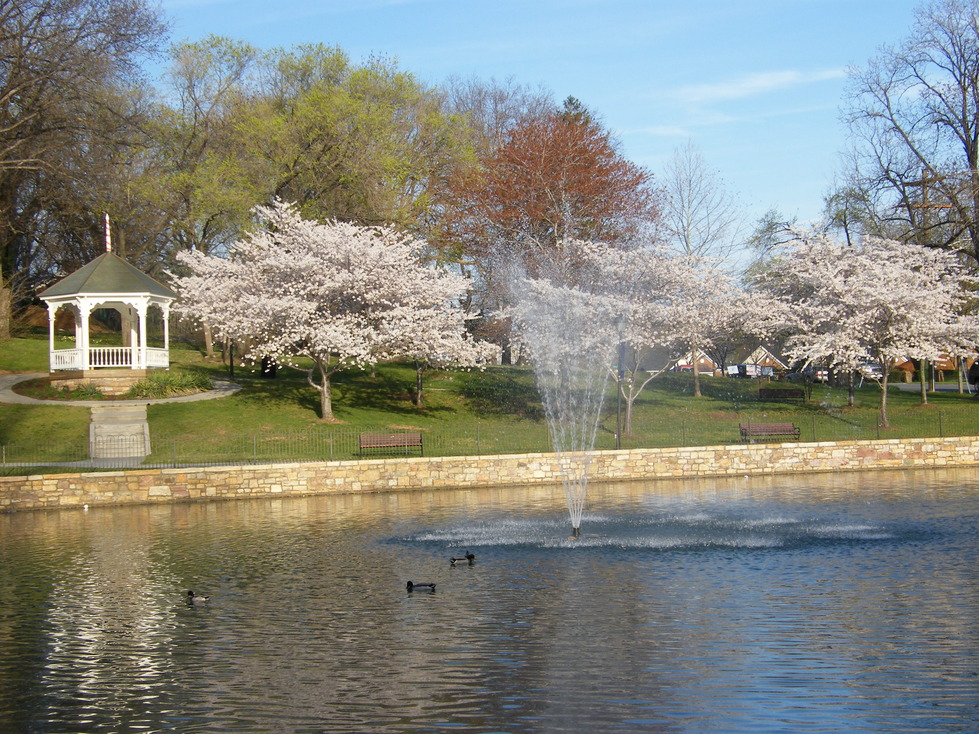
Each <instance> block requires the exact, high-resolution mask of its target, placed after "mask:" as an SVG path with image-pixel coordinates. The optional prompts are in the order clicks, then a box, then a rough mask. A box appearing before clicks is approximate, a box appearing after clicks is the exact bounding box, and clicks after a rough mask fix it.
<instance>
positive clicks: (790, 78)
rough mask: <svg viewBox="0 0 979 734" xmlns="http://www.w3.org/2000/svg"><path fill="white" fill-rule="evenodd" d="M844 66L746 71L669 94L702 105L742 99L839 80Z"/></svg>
mask: <svg viewBox="0 0 979 734" xmlns="http://www.w3.org/2000/svg"><path fill="white" fill-rule="evenodd" d="M845 76H846V70H845V69H842V68H841V69H827V70H824V71H812V72H802V71H792V70H789V71H766V72H761V73H757V74H747V75H745V76H741V77H738V78H735V79H730V80H728V81H723V82H718V83H716V84H693V85H690V86H686V87H680V88H679V89H676V90H674V91H673V92H671V93H670V94H669V96H670V97H672V98H674V99H677V100H679V101H681V102H685V103H687V104H698V105H699V104H705V103H710V102H718V101H724V100H734V99H744V98H745V97H755V96H758V95H761V94H768V93H770V92H776V91H783V90H786V89H790V88H793V87H800V86H803V85H806V84H814V83H817V82H823V81H828V80H832V79H842V78H843V77H845Z"/></svg>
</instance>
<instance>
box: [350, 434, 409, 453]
mask: <svg viewBox="0 0 979 734" xmlns="http://www.w3.org/2000/svg"><path fill="white" fill-rule="evenodd" d="M416 447H417V448H418V449H420V450H421V454H422V456H424V455H425V447H424V446H423V445H422V434H420V433H361V434H360V455H361V456H363V455H364V451H367V450H379V451H383V450H390V449H404V453H405V454H407V453H408V449H411V448H416Z"/></svg>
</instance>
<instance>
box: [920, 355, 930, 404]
mask: <svg viewBox="0 0 979 734" xmlns="http://www.w3.org/2000/svg"><path fill="white" fill-rule="evenodd" d="M918 364H919V367H918V379H919V381H920V383H919V384H920V385H921V404H922V405H928V360H927V359H923V360H921V362H919V363H918Z"/></svg>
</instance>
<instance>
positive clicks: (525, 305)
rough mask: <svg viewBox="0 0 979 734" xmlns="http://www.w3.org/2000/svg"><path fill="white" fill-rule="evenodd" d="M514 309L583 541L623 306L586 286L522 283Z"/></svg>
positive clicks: (573, 526) (526, 280) (577, 531)
mask: <svg viewBox="0 0 979 734" xmlns="http://www.w3.org/2000/svg"><path fill="white" fill-rule="evenodd" d="M515 304H516V305H515V306H514V308H513V313H514V322H515V326H516V328H517V333H518V335H519V338H520V340H521V342H522V343H523V344H524V345H525V346H526V347H527V349H528V350H529V351H530V354H531V359H532V360H533V364H534V373H535V376H536V379H537V387H538V390H539V391H540V394H541V400H542V401H543V404H544V413H545V415H546V418H547V426H548V432H549V434H550V438H551V446H552V448H553V450H554V453H555V454H557V458H558V463H559V467H560V469H559V472H560V475H561V482H562V484H563V486H564V491H565V496H566V498H567V503H568V513H569V515H570V518H571V534H572V538H575V539H577V538H578V537H579V536H580V533H581V517H582V514H583V512H584V507H585V493H586V491H587V488H588V466H589V464H590V463H591V458H592V455H593V451H594V447H595V436H596V434H597V432H598V424H599V420H600V418H601V413H602V403H603V401H604V398H605V392H606V388H607V385H608V378H609V365H610V364H611V361H612V356H613V352H614V347H615V341H616V336H615V330H614V328H612V324H613V323H615V318H614V316H613V314H614V311H615V309H616V308H618V305H617V304H615V303H613V302H612V301H611V300H610V299H608V298H607V297H602V296H598V295H595V294H593V293H588V292H586V291H584V290H582V289H579V288H575V287H569V286H566V285H558V284H555V283H553V282H551V281H549V280H544V279H539V280H538V279H529V278H524V279H523V280H522V283H521V287H520V289H519V290H518V291H517V297H516V298H515Z"/></svg>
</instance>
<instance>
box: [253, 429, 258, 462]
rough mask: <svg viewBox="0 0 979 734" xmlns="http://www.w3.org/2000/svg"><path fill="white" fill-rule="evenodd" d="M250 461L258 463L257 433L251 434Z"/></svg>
mask: <svg viewBox="0 0 979 734" xmlns="http://www.w3.org/2000/svg"><path fill="white" fill-rule="evenodd" d="M252 463H253V464H257V463H258V434H257V433H253V434H252Z"/></svg>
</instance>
